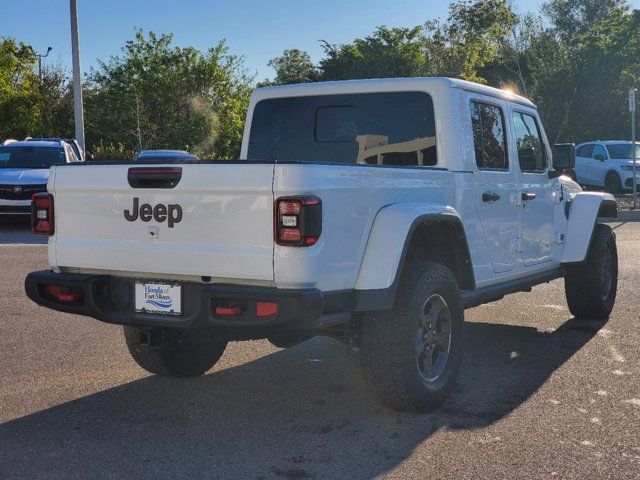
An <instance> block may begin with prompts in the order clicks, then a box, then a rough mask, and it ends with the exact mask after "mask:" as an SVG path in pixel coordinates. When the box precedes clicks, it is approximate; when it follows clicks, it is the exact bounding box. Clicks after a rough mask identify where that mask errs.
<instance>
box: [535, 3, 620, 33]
mask: <svg viewBox="0 0 640 480" xmlns="http://www.w3.org/2000/svg"><path fill="white" fill-rule="evenodd" d="M628 7H629V6H628V3H627V2H626V0H551V1H549V2H548V3H546V4H544V5H543V6H542V12H543V13H544V14H545V15H546V17H547V18H548V19H549V20H550V21H551V23H552V24H553V26H554V27H555V31H556V32H557V34H558V36H559V37H560V38H561V39H562V40H564V41H569V40H571V39H572V38H573V37H575V36H576V35H584V34H586V33H588V32H589V31H590V30H591V28H592V27H593V26H595V25H596V24H598V23H600V22H601V21H602V20H603V19H604V18H607V17H608V16H609V15H611V14H612V13H613V12H614V11H615V10H619V9H624V10H626V9H628Z"/></svg>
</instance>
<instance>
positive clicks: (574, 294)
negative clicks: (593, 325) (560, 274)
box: [564, 223, 618, 320]
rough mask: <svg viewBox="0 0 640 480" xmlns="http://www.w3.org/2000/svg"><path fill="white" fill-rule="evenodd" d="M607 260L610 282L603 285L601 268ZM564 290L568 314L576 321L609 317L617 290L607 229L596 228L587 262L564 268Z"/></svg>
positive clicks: (612, 242) (614, 251)
mask: <svg viewBox="0 0 640 480" xmlns="http://www.w3.org/2000/svg"><path fill="white" fill-rule="evenodd" d="M607 256H609V258H610V260H611V265H610V275H611V279H610V282H607V278H606V275H607V273H606V272H605V269H606V268H607V267H606V265H604V264H605V263H606V258H607ZM607 283H608V284H609V286H608V287H606V284H607ZM564 288H565V292H566V295H567V304H568V305H569V311H570V312H571V313H572V314H573V315H574V316H575V317H576V318H578V319H585V320H596V319H598V320H605V319H607V318H608V317H609V314H610V313H611V310H613V305H614V303H615V301H616V293H617V290H618V250H617V248H616V236H615V234H614V233H613V231H612V230H611V227H609V226H608V225H603V224H600V223H599V224H596V226H595V229H594V232H593V237H592V239H591V245H590V246H589V252H588V253H587V258H586V259H585V261H584V262H582V263H581V264H579V265H574V266H570V267H568V269H567V274H566V276H565V279H564Z"/></svg>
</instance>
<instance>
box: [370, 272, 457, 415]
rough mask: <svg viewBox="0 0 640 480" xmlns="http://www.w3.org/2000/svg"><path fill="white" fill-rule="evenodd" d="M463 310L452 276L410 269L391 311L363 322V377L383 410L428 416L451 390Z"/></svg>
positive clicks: (455, 368)
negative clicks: (410, 412) (385, 406)
mask: <svg viewBox="0 0 640 480" xmlns="http://www.w3.org/2000/svg"><path fill="white" fill-rule="evenodd" d="M463 331H464V312H463V307H462V300H461V297H460V290H459V288H458V284H457V282H456V279H455V276H454V275H453V273H452V272H451V270H449V269H448V268H447V267H445V266H444V265H441V264H438V263H433V262H425V263H420V264H415V265H411V266H409V267H408V268H407V271H406V272H405V274H404V275H403V278H402V280H401V284H400V287H399V291H398V295H397V298H396V302H395V306H394V308H393V310H391V311H389V312H381V313H380V314H378V315H376V316H375V317H373V318H368V319H363V321H362V326H361V330H360V343H361V347H362V366H363V370H364V374H365V379H366V380H367V383H368V384H369V386H370V387H371V388H372V389H373V391H374V393H375V394H376V395H377V396H378V398H379V399H380V400H381V401H382V403H384V404H386V405H387V406H389V407H391V408H394V409H397V410H410V411H419V412H428V411H430V410H432V409H434V408H436V407H438V406H439V405H441V404H442V403H443V402H444V400H445V399H446V398H447V396H448V394H449V392H450V391H451V389H452V388H453V385H454V383H455V380H456V377H457V374H458V371H459V369H460V363H461V359H462V347H463V343H462V342H463Z"/></svg>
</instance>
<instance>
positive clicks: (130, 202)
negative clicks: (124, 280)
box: [52, 161, 273, 281]
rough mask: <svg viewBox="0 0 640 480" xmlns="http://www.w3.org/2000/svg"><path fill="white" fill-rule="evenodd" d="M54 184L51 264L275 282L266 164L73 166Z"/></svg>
mask: <svg viewBox="0 0 640 480" xmlns="http://www.w3.org/2000/svg"><path fill="white" fill-rule="evenodd" d="M132 172H133V173H132ZM136 172H137V173H136ZM140 172H142V173H140ZM154 172H155V173H154ZM52 178H53V192H52V193H53V195H54V202H55V225H56V231H55V235H54V237H53V238H52V241H53V242H54V245H55V254H54V259H53V260H54V262H55V265H56V266H59V267H75V268H79V269H83V270H87V269H95V270H108V271H122V272H132V273H134V274H145V275H154V276H158V277H160V278H161V277H162V276H163V275H172V276H173V275H189V276H210V277H213V279H214V281H216V280H217V281H219V280H221V279H251V280H260V281H272V280H273V193H272V180H273V164H271V163H252V162H248V161H244V162H220V163H217V164H184V165H170V166H167V165H161V166H146V165H145V166H132V165H99V164H98V165H96V164H76V165H73V164H71V165H67V166H62V167H55V168H54V170H53V171H52Z"/></svg>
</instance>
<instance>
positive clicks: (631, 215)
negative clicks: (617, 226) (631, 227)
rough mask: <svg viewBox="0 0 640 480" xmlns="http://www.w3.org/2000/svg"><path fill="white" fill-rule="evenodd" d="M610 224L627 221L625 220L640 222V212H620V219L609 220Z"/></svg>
mask: <svg viewBox="0 0 640 480" xmlns="http://www.w3.org/2000/svg"><path fill="white" fill-rule="evenodd" d="M606 220H608V221H609V222H615V221H625V220H640V210H626V211H625V210H623V211H621V212H620V211H619V212H618V218H608V219H606Z"/></svg>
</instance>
